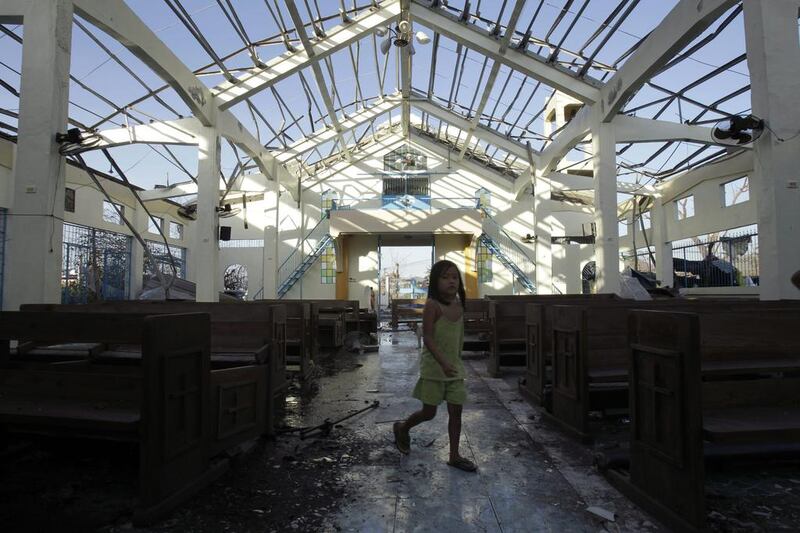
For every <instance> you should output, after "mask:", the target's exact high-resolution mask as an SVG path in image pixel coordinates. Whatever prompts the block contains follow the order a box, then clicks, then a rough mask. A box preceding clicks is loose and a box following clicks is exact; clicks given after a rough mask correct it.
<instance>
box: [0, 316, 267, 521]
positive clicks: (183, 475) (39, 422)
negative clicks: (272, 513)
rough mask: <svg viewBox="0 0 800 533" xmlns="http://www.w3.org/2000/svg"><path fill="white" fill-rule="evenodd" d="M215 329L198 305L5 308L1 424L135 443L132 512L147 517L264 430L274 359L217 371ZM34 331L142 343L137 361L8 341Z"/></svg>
mask: <svg viewBox="0 0 800 533" xmlns="http://www.w3.org/2000/svg"><path fill="white" fill-rule="evenodd" d="M210 331H211V324H210V320H209V316H208V315H207V314H200V313H196V314H182V315H149V316H145V315H141V314H123V313H113V314H112V313H55V312H24V311H21V312H3V313H0V425H2V426H3V427H4V428H5V429H6V430H9V431H21V432H32V433H39V434H46V435H57V436H69V437H82V438H100V439H110V440H117V441H129V442H135V443H138V445H139V450H140V453H139V456H140V464H139V495H140V496H139V502H138V504H137V508H136V511H135V514H134V521H135V522H136V523H146V522H149V521H151V520H153V519H155V518H157V517H158V516H161V515H163V514H164V513H165V512H167V511H169V510H170V509H172V508H173V507H175V506H176V505H177V504H179V503H180V502H182V501H184V500H186V499H187V498H188V497H189V496H191V494H193V493H194V492H196V491H197V490H198V489H199V488H201V487H202V486H204V485H206V484H207V483H209V482H210V481H212V480H213V479H214V478H215V477H216V476H218V475H219V474H220V473H221V472H222V469H223V467H224V466H225V465H226V463H227V462H226V461H220V460H213V458H214V457H215V456H217V455H218V454H219V452H220V451H221V450H224V449H226V448H229V447H232V446H235V445H237V444H239V443H241V442H243V441H244V440H247V439H250V438H253V437H257V436H259V435H261V434H262V433H264V432H265V431H266V424H267V420H266V412H265V411H266V410H265V408H264V405H265V403H266V398H267V392H266V390H267V383H268V378H269V376H268V373H267V372H266V371H265V369H266V368H267V367H265V366H263V365H262V366H249V367H237V368H230V369H221V370H215V371H212V370H211V368H210ZM32 340H33V341H35V342H37V343H39V344H49V345H54V344H61V343H84V344H86V343H90V344H94V343H101V344H125V345H137V346H139V348H140V355H141V357H140V364H138V365H119V364H114V365H109V364H102V363H98V362H96V361H94V360H90V359H88V358H83V359H75V360H71V361H62V362H57V363H45V362H41V361H33V362H28V361H25V360H24V355H25V354H24V353H23V354H16V349H14V348H12V347H11V345H12V342H17V343H25V342H30V341H32ZM15 355H20V356H21V357H23V359H22V360H20V359H19V358H17V357H15Z"/></svg>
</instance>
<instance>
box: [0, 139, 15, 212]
mask: <svg viewBox="0 0 800 533" xmlns="http://www.w3.org/2000/svg"><path fill="white" fill-rule="evenodd" d="M16 147H17V145H16V144H14V143H12V142H10V141H6V140H3V139H0V207H2V208H6V209H8V208H9V207H11V203H12V202H13V198H14V181H13V180H14V175H13V173H12V169H13V168H14V154H15V152H16Z"/></svg>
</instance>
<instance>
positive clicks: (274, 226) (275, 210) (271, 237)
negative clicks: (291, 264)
mask: <svg viewBox="0 0 800 533" xmlns="http://www.w3.org/2000/svg"><path fill="white" fill-rule="evenodd" d="M279 204H280V196H279V186H278V182H277V181H268V182H267V189H266V190H265V191H264V214H265V220H266V224H265V225H264V271H263V279H262V285H261V286H262V287H264V293H263V296H261V297H262V298H264V299H265V300H270V299H274V298H276V297H277V291H278V266H279V263H278V230H279V228H278V225H279V223H280V222H279V221H280V218H279V207H278V206H279Z"/></svg>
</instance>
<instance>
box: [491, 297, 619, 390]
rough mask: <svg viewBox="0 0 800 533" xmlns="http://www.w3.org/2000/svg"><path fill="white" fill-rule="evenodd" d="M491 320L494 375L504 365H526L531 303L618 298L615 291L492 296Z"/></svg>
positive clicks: (492, 368) (492, 372) (496, 374)
mask: <svg viewBox="0 0 800 533" xmlns="http://www.w3.org/2000/svg"><path fill="white" fill-rule="evenodd" d="M486 299H487V300H489V301H490V304H489V305H490V308H489V320H490V323H491V329H492V333H491V338H492V343H491V347H490V350H489V361H488V362H487V371H488V372H489V375H490V376H492V377H497V376H498V375H500V367H501V366H527V360H528V359H529V355H528V345H529V344H530V332H529V329H528V325H527V322H526V314H527V305H528V304H530V303H540V304H544V303H548V302H549V303H554V304H555V303H559V302H564V303H573V302H579V301H580V302H582V301H587V300H595V301H609V300H617V299H619V297H617V296H616V295H615V294H588V295H571V294H567V295H563V294H547V295H491V296H487V297H486Z"/></svg>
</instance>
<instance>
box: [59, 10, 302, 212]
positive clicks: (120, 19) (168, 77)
mask: <svg viewBox="0 0 800 533" xmlns="http://www.w3.org/2000/svg"><path fill="white" fill-rule="evenodd" d="M74 5H75V11H76V12H77V13H78V14H79V15H80V16H81V17H83V18H85V19H86V20H88V21H90V22H91V23H92V24H94V25H95V26H97V27H98V28H100V29H101V30H103V31H104V32H106V33H108V34H109V35H111V36H112V37H114V38H115V39H117V40H118V41H119V42H120V43H121V44H123V45H124V46H125V47H126V48H128V49H129V50H130V51H131V52H132V53H133V54H134V55H136V57H138V58H139V59H141V60H142V61H143V62H144V63H145V64H146V65H148V66H149V67H150V68H152V69H153V71H154V72H156V73H157V74H158V75H159V76H161V77H162V78H163V79H164V80H165V81H166V82H167V83H169V84H170V85H171V86H172V87H173V88H174V89H175V90H176V92H177V93H178V95H179V96H180V97H181V98H182V99H183V101H184V102H185V103H186V105H188V106H189V108H190V109H191V110H192V112H193V113H194V115H195V117H196V118H197V121H198V122H199V124H197V123H195V122H193V121H190V120H187V121H185V122H182V123H181V124H182V127H185V128H187V129H190V128H191V127H194V126H197V127H200V126H202V127H209V126H211V127H216V128H217V130H218V132H219V134H220V135H221V136H223V137H225V138H226V139H229V140H230V141H231V142H233V143H234V144H236V145H237V146H239V147H240V148H241V149H242V150H244V151H245V152H246V153H247V155H249V156H250V157H252V158H253V160H254V161H255V162H256V164H257V165H258V166H259V169H260V170H261V172H263V173H264V174H266V175H268V176H270V177H272V179H274V180H275V181H277V182H278V183H280V184H281V185H283V186H284V187H286V188H287V190H289V191H290V192H291V194H292V196H293V197H295V198H297V197H298V196H297V194H298V191H297V184H296V182H295V179H294V178H293V177H292V176H291V175H290V174H289V171H288V170H286V168H284V167H283V166H281V165H279V164H278V163H277V161H276V160H275V158H274V157H272V156H271V155H270V154H269V153H268V152H267V150H266V149H265V148H264V147H263V146H262V145H261V143H259V142H258V140H257V139H256V138H255V137H254V136H253V135H252V134H251V133H250V132H249V131H248V130H247V129H245V128H244V126H242V123H241V122H239V120H238V119H236V117H235V116H233V114H231V112H230V111H226V110H222V109H219V108H218V107H217V105H216V101H215V99H214V98H213V97H212V96H211V92H210V91H209V90H208V88H206V86H205V85H204V84H203V83H202V82H201V81H200V80H199V79H198V78H197V76H196V75H195V74H194V73H193V72H192V71H191V70H190V69H189V67H187V66H186V65H184V64H183V62H181V60H180V59H178V57H177V56H175V54H174V53H173V52H172V51H171V50H170V49H169V48H168V47H167V46H166V45H165V44H164V43H163V42H162V41H161V40H160V39H158V37H157V36H156V34H155V33H153V31H152V30H151V29H150V28H148V27H147V26H146V25H145V24H144V22H142V20H141V19H140V18H139V17H138V15H136V14H135V13H134V12H133V11H132V10H131V8H130V7H128V6H127V5H126V4H125V2H124V1H122V0H74ZM192 133H193V134H195V135H197V136H198V137H201V136H202V135H203V133H202V132H200V131H198V130H194V131H192Z"/></svg>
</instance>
